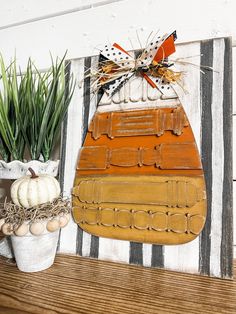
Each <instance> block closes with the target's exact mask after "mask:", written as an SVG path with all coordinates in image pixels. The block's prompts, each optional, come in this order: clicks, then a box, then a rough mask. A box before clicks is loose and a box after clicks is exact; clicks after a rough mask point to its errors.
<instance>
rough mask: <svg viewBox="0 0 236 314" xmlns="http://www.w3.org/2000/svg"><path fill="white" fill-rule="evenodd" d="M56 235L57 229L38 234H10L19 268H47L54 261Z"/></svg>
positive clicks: (30, 270)
mask: <svg viewBox="0 0 236 314" xmlns="http://www.w3.org/2000/svg"><path fill="white" fill-rule="evenodd" d="M58 237H59V230H57V231H55V232H48V231H45V232H44V233H43V234H42V235H38V236H35V235H32V234H31V233H28V234H27V235H25V236H22V237H19V236H15V235H12V236H11V242H12V248H13V252H14V256H15V260H16V264H17V267H18V268H19V270H21V271H23V272H37V271H41V270H44V269H47V268H49V267H50V266H51V265H52V264H53V263H54V259H55V256H56V251H57V243H58Z"/></svg>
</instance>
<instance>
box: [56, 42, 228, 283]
mask: <svg viewBox="0 0 236 314" xmlns="http://www.w3.org/2000/svg"><path fill="white" fill-rule="evenodd" d="M193 56H195V57H193ZM178 57H179V58H184V57H185V58H187V59H185V61H188V62H192V63H194V65H195V66H192V65H186V64H185V65H184V64H182V63H179V64H178V63H176V64H177V67H179V68H180V69H181V70H183V71H184V85H185V89H186V90H187V91H188V93H186V94H183V93H182V92H181V91H179V90H178V89H176V90H177V92H178V94H179V95H180V94H182V96H181V97H180V98H181V101H182V103H183V105H184V108H185V110H186V112H187V115H188V117H189V120H190V123H191V125H192V128H193V131H194V134H195V138H196V141H197V144H198V147H199V150H200V151H201V156H202V162H203V166H204V169H205V173H206V182H207V194H208V217H207V223H206V226H205V228H204V231H203V232H202V234H201V236H200V237H199V238H197V239H195V240H194V241H192V242H190V243H188V244H184V245H178V246H157V245H150V244H138V243H131V242H128V241H118V240H112V239H105V238H99V237H96V236H91V235H89V234H87V233H86V232H83V231H82V230H81V229H80V228H79V227H77V225H76V224H75V223H73V222H72V221H71V223H70V225H69V226H68V227H66V228H64V229H63V230H62V231H61V235H60V244H59V251H60V252H63V253H64V252H66V253H73V254H78V255H81V256H86V257H93V258H99V259H104V260H112V261H118V262H124V263H132V264H138V265H144V266H152V267H161V268H166V269H171V270H177V271H182V272H189V273H199V274H204V275H210V276H213V277H223V278H230V277H232V258H233V255H232V254H233V251H232V249H233V246H232V245H233V224H232V141H231V139H232V119H231V114H232V99H231V98H232V86H231V84H232V75H231V70H232V60H231V40H230V39H229V38H220V39H212V40H207V41H201V42H193V43H188V44H181V45H178V47H177V53H176V54H175V56H174V57H173V59H176V58H178ZM188 57H191V58H190V59H188ZM96 62H97V57H87V58H82V59H74V60H71V64H70V71H71V73H73V75H74V76H75V77H76V79H77V87H76V92H75V94H74V97H73V100H72V103H71V105H70V108H69V112H68V116H67V119H66V122H65V126H64V132H63V139H62V159H61V164H62V165H63V168H62V169H61V184H62V187H63V191H64V195H67V196H70V193H71V188H72V186H73V180H74V175H75V167H76V161H77V156H78V151H79V148H80V147H81V145H82V143H83V140H84V136H85V134H86V130H87V126H88V123H89V121H90V120H91V118H92V116H93V114H94V112H95V110H96V104H97V97H96V96H94V95H92V94H91V93H90V84H91V82H90V79H86V80H85V81H84V82H82V84H81V80H83V75H84V72H85V71H86V70H87V69H88V68H89V67H90V65H91V64H92V65H94V64H96ZM200 65H203V66H212V67H213V69H214V70H213V71H207V70H204V72H205V74H203V73H200ZM79 85H80V86H79Z"/></svg>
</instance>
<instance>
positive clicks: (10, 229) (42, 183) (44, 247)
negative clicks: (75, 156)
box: [0, 168, 70, 272]
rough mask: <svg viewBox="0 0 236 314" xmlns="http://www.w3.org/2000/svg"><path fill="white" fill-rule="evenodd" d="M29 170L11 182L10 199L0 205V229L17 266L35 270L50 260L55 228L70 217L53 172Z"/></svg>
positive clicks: (67, 203)
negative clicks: (6, 239)
mask: <svg viewBox="0 0 236 314" xmlns="http://www.w3.org/2000/svg"><path fill="white" fill-rule="evenodd" d="M29 171H30V173H31V175H30V176H23V177H22V178H19V179H18V180H16V181H14V183H13V184H12V186H11V198H12V202H5V203H4V204H1V206H0V231H2V233H3V234H5V235H7V236H10V238H11V243H12V249H13V253H14V257H15V260H16V264H17V266H18V268H19V269H20V270H21V271H24V272H36V271H41V270H44V269H46V268H48V267H50V266H51V265H52V264H53V262H54V258H55V255H56V249H57V243H58V237H59V230H60V228H63V227H65V226H66V225H67V223H68V222H69V219H70V203H69V201H68V200H63V199H62V198H61V197H60V186H59V183H58V181H57V180H56V179H55V178H54V177H53V176H50V175H46V174H41V175H36V174H35V172H34V170H33V169H31V168H29Z"/></svg>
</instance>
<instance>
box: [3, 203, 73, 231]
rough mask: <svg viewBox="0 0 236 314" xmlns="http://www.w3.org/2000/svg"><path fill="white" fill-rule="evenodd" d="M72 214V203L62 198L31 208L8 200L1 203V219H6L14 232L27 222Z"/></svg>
mask: <svg viewBox="0 0 236 314" xmlns="http://www.w3.org/2000/svg"><path fill="white" fill-rule="evenodd" d="M70 212H71V204H70V201H69V200H68V199H66V200H65V199H62V197H59V198H57V199H55V200H53V201H52V202H48V203H44V204H40V205H37V206H33V207H31V208H25V207H22V206H18V205H16V204H13V203H12V202H7V201H6V200H5V202H4V203H0V219H4V220H5V222H6V223H10V224H12V226H13V230H16V229H17V228H18V227H19V226H20V225H21V224H22V223H23V222H25V221H30V222H34V221H41V220H46V219H49V218H54V217H56V216H61V215H66V214H69V213H70Z"/></svg>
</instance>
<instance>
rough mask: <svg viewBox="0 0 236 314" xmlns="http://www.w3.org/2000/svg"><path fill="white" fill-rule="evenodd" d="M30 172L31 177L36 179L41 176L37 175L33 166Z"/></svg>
mask: <svg viewBox="0 0 236 314" xmlns="http://www.w3.org/2000/svg"><path fill="white" fill-rule="evenodd" d="M28 170H29V172H30V173H31V178H32V179H35V178H38V177H39V176H37V175H36V173H35V172H34V170H33V169H32V168H28Z"/></svg>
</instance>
